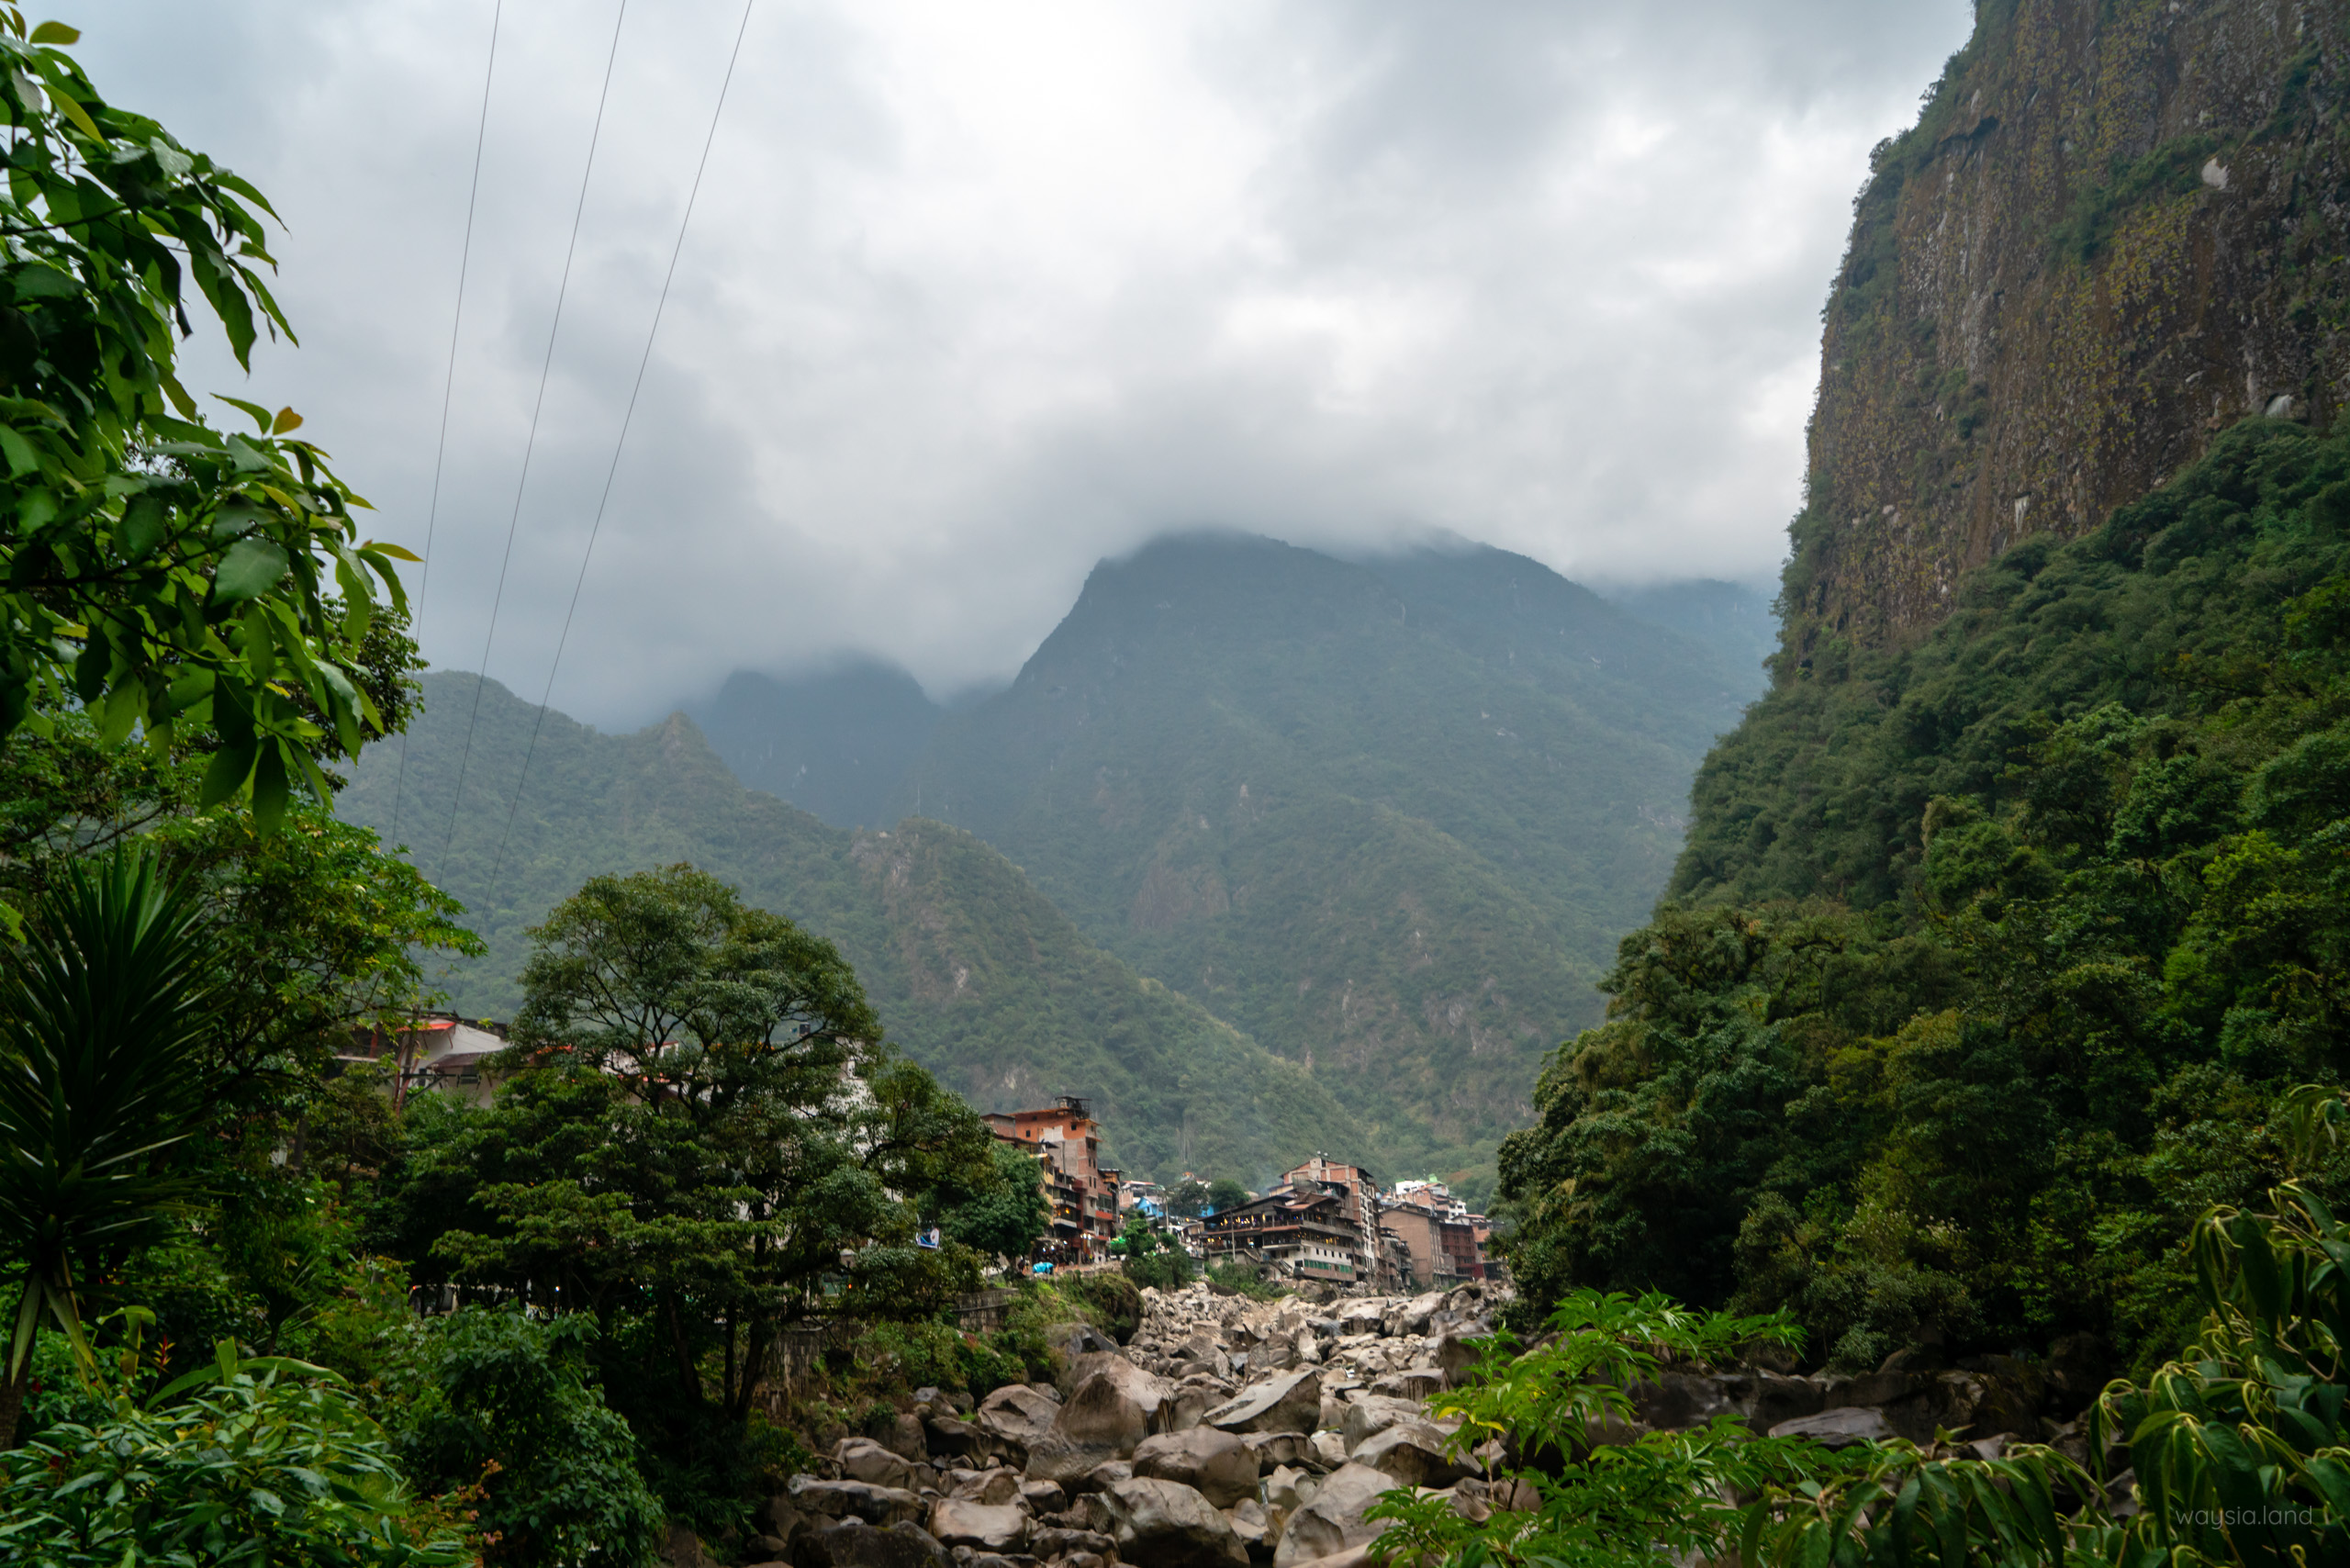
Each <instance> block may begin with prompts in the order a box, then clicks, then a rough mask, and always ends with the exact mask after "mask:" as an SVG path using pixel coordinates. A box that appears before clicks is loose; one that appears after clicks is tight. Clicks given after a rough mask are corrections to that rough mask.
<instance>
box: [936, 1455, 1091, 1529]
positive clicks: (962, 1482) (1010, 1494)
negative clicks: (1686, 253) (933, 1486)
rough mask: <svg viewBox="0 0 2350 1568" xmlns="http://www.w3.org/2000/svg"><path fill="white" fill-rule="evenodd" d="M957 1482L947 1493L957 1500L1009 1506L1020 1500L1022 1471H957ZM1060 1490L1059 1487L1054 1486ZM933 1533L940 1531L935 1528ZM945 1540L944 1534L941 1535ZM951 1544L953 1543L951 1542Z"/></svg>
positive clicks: (991, 1505) (997, 1506)
mask: <svg viewBox="0 0 2350 1568" xmlns="http://www.w3.org/2000/svg"><path fill="white" fill-rule="evenodd" d="M956 1476H957V1478H956V1482H955V1484H954V1485H953V1486H951V1487H949V1488H948V1489H947V1495H948V1496H950V1497H953V1498H954V1499H956V1500H957V1502H963V1503H979V1504H982V1505H984V1506H988V1507H990V1508H1002V1507H1006V1506H1010V1505H1012V1504H1013V1503H1016V1502H1018V1501H1019V1500H1020V1489H1021V1488H1020V1473H1019V1472H1018V1471H1013V1470H1000V1469H999V1470H965V1471H958V1472H957V1473H956ZM1054 1490H1055V1491H1058V1490H1059V1488H1058V1487H1055V1488H1054ZM930 1533H931V1534H933V1535H937V1534H938V1531H937V1530H936V1529H933V1530H932V1531H931V1532H930ZM939 1539H940V1540H945V1539H946V1538H945V1537H944V1536H940V1537H939ZM950 1544H951V1543H950Z"/></svg>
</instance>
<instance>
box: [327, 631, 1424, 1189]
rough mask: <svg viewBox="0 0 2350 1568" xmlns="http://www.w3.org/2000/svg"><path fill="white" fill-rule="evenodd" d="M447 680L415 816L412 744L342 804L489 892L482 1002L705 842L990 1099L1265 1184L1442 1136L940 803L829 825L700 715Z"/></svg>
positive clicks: (512, 992) (388, 747) (1119, 1150)
mask: <svg viewBox="0 0 2350 1568" xmlns="http://www.w3.org/2000/svg"><path fill="white" fill-rule="evenodd" d="M424 687H425V691H424V701H425V707H424V711H423V713H422V715H421V716H420V718H419V719H418V720H417V721H416V722H415V723H414V724H413V725H412V726H411V727H410V729H409V730H408V734H407V735H406V737H405V743H406V745H407V746H408V757H407V762H406V784H405V788H404V789H402V790H400V791H399V792H400V796H401V799H400V804H399V821H398V826H397V834H395V833H394V832H393V823H392V812H393V794H394V790H395V789H396V787H397V786H398V783H399V778H400V773H401V759H400V756H399V747H400V745H401V744H402V742H400V741H397V740H396V741H392V742H388V743H386V744H383V745H376V746H375V747H372V748H370V749H369V750H368V751H367V753H366V754H365V755H364V756H362V757H361V759H360V761H359V763H358V765H357V767H355V768H354V769H353V777H352V781H351V784H350V787H349V788H348V789H347V790H344V792H343V794H342V797H341V801H340V802H339V809H340V810H341V813H342V815H343V816H344V817H345V818H346V819H348V820H350V821H352V822H354V823H361V824H363V825H364V826H368V827H372V828H375V829H376V830H377V831H378V832H381V833H384V834H386V838H387V839H396V840H397V841H399V842H405V843H406V844H407V845H408V846H411V848H412V849H413V850H414V851H415V856H416V859H417V861H418V863H419V865H420V867H421V868H423V869H424V870H425V871H426V872H427V874H428V875H431V877H432V878H433V879H435V880H436V881H437V882H439V883H440V884H441V885H442V887H444V888H446V889H447V890H450V891H451V892H453V893H454V894H455V895H456V896H457V897H459V898H461V899H463V900H464V902H465V903H466V905H467V908H468V910H469V911H470V912H471V913H470V918H471V921H472V923H473V924H474V926H475V928H476V930H478V931H479V932H480V933H481V934H482V935H483V936H484V938H485V939H486V940H487V942H488V944H489V948H490V951H489V955H488V956H487V958H483V959H481V960H479V961H477V962H474V963H470V964H467V965H464V966H463V967H461V968H459V969H454V970H453V971H452V972H451V973H450V974H449V976H448V977H447V980H446V982H445V983H446V984H447V985H448V987H449V989H450V991H451V994H452V996H453V1000H454V1002H455V1003H456V1005H457V1006H458V1007H460V1008H461V1009H462V1010H463V1011H464V1012H466V1013H468V1014H474V1015H476V1016H497V1017H505V1016H510V1015H511V1014H512V1012H513V1010H514V1007H515V1005H516V1003H517V1002H519V1001H520V996H519V993H518V992H517V991H516V989H515V982H514V976H515V975H516V974H517V973H518V972H519V971H520V967H521V961H522V958H523V957H524V956H525V954H526V953H527V951H528V938H527V936H526V935H525V930H526V927H528V926H529V925H530V924H532V922H534V921H536V920H538V919H539V918H540V917H542V916H543V914H544V913H545V912H546V911H547V910H548V909H549V908H550V907H552V906H553V904H554V902H556V901H557V900H559V899H561V898H563V897H565V895H567V894H568V893H570V892H571V891H572V890H575V889H576V888H577V887H578V886H579V884H580V883H581V882H582V881H584V880H586V879H588V877H590V876H593V875H596V874H598V873H600V872H608V871H629V870H639V869H643V868H650V867H655V866H661V865H666V864H670V863H673V862H676V861H679V860H690V861H692V862H694V863H695V864H697V865H699V866H701V867H702V868H705V869H707V870H710V871H711V872H713V873H715V874H717V875H719V876H721V877H723V878H725V879H728V880H730V881H732V882H733V883H734V884H735V885H736V886H738V887H739V888H741V889H742V890H743V891H744V894H745V895H746V896H747V897H748V898H750V899H751V900H752V902H755V903H758V904H761V905H763V906H765V907H767V908H769V909H773V910H776V911H778V912H779V913H784V914H787V915H789V916H790V917H791V918H793V919H794V920H797V921H800V922H801V923H802V924H805V925H807V926H809V927H810V928H811V929H813V930H815V931H818V932H821V933H822V934H823V935H826V936H829V937H831V938H832V939H833V940H834V941H835V942H837V943H838V944H839V945H840V946H841V948H842V951H843V952H844V953H845V955H846V956H847V958H849V960H850V961H851V962H852V963H853V964H854V965H855V966H856V971H857V974H858V976H859V977H860V978H861V979H862V980H864V982H865V985H866V988H867V992H868V994H870V995H871V996H872V998H873V1000H874V1002H875V1003H876V1005H877V1007H878V1010H879V1012H880V1014H881V1017H882V1021H883V1024H884V1025H885V1027H886V1028H887V1029H888V1030H889V1033H890V1038H891V1039H892V1040H894V1041H895V1042H897V1044H898V1045H899V1046H900V1047H901V1049H903V1050H904V1051H905V1052H906V1053H907V1054H908V1055H909V1056H911V1057H912V1058H914V1059H915V1060H917V1061H919V1062H921V1063H922V1064H923V1065H924V1066H925V1067H927V1068H929V1069H930V1070H932V1071H933V1072H934V1073H936V1074H937V1075H938V1076H939V1078H940V1079H941V1081H944V1082H946V1083H947V1084H949V1085H950V1086H952V1087H953V1088H955V1089H957V1091H959V1092H962V1093H963V1094H964V1095H965V1096H967V1097H968V1099H970V1100H971V1101H972V1103H975V1104H977V1105H978V1106H979V1107H980V1108H981V1109H983V1110H993V1109H1008V1108H1011V1107H1013V1106H1015V1105H1026V1104H1035V1103H1040V1102H1042V1101H1044V1100H1045V1099H1046V1098H1048V1097H1049V1096H1052V1095H1055V1094H1082V1095H1085V1096H1087V1097H1088V1098H1089V1099H1091V1101H1092V1102H1093V1103H1094V1106H1095V1108H1096V1110H1097V1111H1098V1112H1099V1113H1100V1114H1101V1115H1102V1118H1103V1120H1104V1122H1105V1124H1106V1125H1107V1126H1108V1127H1109V1130H1110V1143H1111V1152H1112V1154H1113V1156H1115V1157H1116V1158H1118V1159H1124V1160H1125V1161H1126V1162H1127V1165H1128V1168H1129V1170H1132V1171H1133V1172H1134V1173H1136V1174H1147V1175H1153V1176H1159V1175H1171V1174H1173V1173H1174V1172H1176V1171H1179V1170H1184V1169H1196V1170H1211V1171H1219V1172H1225V1171H1228V1172H1231V1173H1233V1174H1235V1175H1237V1176H1238V1177H1239V1178H1240V1179H1241V1180H1243V1181H1246V1182H1251V1183H1254V1184H1259V1185H1261V1184H1263V1183H1264V1182H1265V1180H1266V1179H1267V1178H1269V1177H1270V1175H1272V1174H1273V1173H1275V1172H1277V1171H1279V1170H1284V1169H1286V1168H1287V1167H1288V1166H1289V1165H1290V1164H1292V1163H1293V1162H1294V1161H1295V1160H1296V1159H1299V1158H1302V1157H1303V1155H1304V1154H1307V1153H1310V1152H1312V1151H1313V1150H1315V1149H1316V1148H1326V1149H1328V1150H1330V1151H1331V1152H1332V1153H1333V1154H1337V1153H1338V1152H1339V1151H1341V1150H1343V1151H1345V1153H1346V1156H1347V1157H1348V1158H1351V1159H1363V1160H1367V1161H1371V1162H1372V1163H1373V1164H1374V1166H1376V1165H1377V1164H1378V1163H1379V1162H1381V1161H1384V1162H1386V1163H1387V1164H1389V1165H1391V1166H1392V1165H1393V1164H1395V1163H1396V1162H1397V1161H1398V1160H1411V1161H1414V1162H1417V1159H1416V1157H1419V1156H1422V1155H1424V1154H1425V1153H1426V1144H1425V1142H1424V1141H1423V1142H1421V1143H1418V1144H1414V1143H1411V1142H1408V1141H1405V1142H1399V1143H1392V1144H1391V1143H1382V1142H1380V1141H1379V1138H1378V1135H1377V1134H1376V1133H1375V1132H1374V1131H1373V1130H1371V1129H1368V1128H1365V1127H1363V1126H1360V1125H1359V1124H1358V1123H1357V1122H1356V1121H1355V1120H1354V1119H1353V1118H1352V1117H1351V1116H1349V1115H1348V1114H1345V1113H1344V1112H1342V1111H1341V1110H1340V1108H1339V1107H1338V1106H1337V1103H1335V1101H1334V1100H1333V1098H1332V1097H1331V1095H1330V1094H1329V1093H1328V1092H1327V1091H1326V1089H1325V1088H1324V1087H1323V1086H1322V1084H1321V1083H1319V1082H1318V1081H1316V1080H1315V1079H1314V1078H1313V1077H1312V1076H1310V1075H1309V1074H1307V1073H1306V1072H1304V1070H1301V1069H1299V1068H1297V1067H1294V1066H1292V1065H1291V1064H1289V1063H1286V1062H1283V1061H1281V1060H1280V1059H1278V1058H1275V1057H1274V1056H1272V1055H1271V1054H1270V1053H1269V1052H1267V1051H1265V1050H1264V1049H1263V1048H1261V1047H1259V1046H1257V1045H1256V1044H1254V1043H1253V1042H1251V1041H1250V1040H1249V1039H1248V1038H1247V1037H1246V1036H1243V1035H1242V1034H1240V1033H1239V1032H1237V1031H1236V1030H1235V1029H1233V1028H1232V1027H1231V1026H1229V1025H1226V1024H1224V1023H1222V1022H1220V1021H1218V1020H1217V1019H1215V1018H1214V1017H1212V1016H1211V1015H1210V1014H1208V1013H1207V1012H1206V1011H1205V1010H1203V1008H1201V1007H1200V1006H1199V1005H1198V1004H1197V1003H1195V1002H1191V1001H1189V1000H1187V999H1185V998H1183V997H1181V996H1179V995H1177V994H1175V993H1173V992H1172V991H1169V990H1167V989H1166V988H1165V987H1163V986H1160V985H1158V983H1156V982H1155V981H1152V980H1146V979H1143V978H1141V977H1139V976H1137V975H1136V974H1135V973H1134V972H1133V971H1132V970H1131V969H1128V968H1127V967H1126V966H1125V965H1124V964H1123V963H1121V962H1120V961H1119V960H1118V959H1117V958H1113V957H1112V956H1110V955H1109V954H1107V953H1104V952H1102V950H1101V949H1100V948H1098V947H1096V946H1093V945H1092V944H1091V943H1090V942H1088V941H1087V940H1086V939H1085V938H1084V937H1083V936H1081V935H1080V934H1079V933H1078V931H1077V930H1076V929H1075V927H1073V926H1072V925H1071V924H1070V923H1069V920H1068V919H1066V918H1065V917H1064V916H1063V915H1062V914H1061V913H1059V912H1058V911H1057V910H1056V909H1055V908H1054V907H1053V905H1052V904H1051V903H1050V902H1047V901H1046V899H1045V898H1044V897H1043V896H1042V895H1040V894H1039V893H1038V892H1037V891H1036V890H1035V888H1033V887H1032V886H1030V885H1029V883H1028V881H1027V880H1026V879H1024V877H1023V876H1022V875H1021V873H1020V871H1019V869H1018V868H1016V867H1014V866H1013V865H1012V864H1011V863H1010V862H1009V861H1007V860H1005V859H1004V857H1002V855H1000V854H998V853H996V852H995V851H994V850H992V849H990V848H989V847H988V846H986V845H984V844H981V843H980V842H979V840H977V839H975V838H973V837H972V836H971V835H970V834H967V833H963V832H960V831H958V830H957V829H954V828H950V827H946V826H943V825H941V824H939V823H929V822H923V821H920V820H912V821H908V822H905V823H901V824H900V825H899V827H898V828H897V829H896V830H894V831H892V832H886V833H882V832H857V833H853V832H847V831H844V830H841V829H838V828H834V827H831V826H828V825H827V824H825V823H822V822H821V821H819V820H818V819H817V818H815V817H814V816H812V815H811V814H809V813H808V812H803V811H800V810H798V809H796V808H794V807H792V806H790V805H788V804H786V803H785V802H783V801H779V800H777V799H775V798H774V797H773V796H770V795H767V794H763V793H758V792H755V791H752V790H746V789H744V787H743V786H742V785H741V784H740V783H739V782H737V781H736V779H735V778H733V775H732V774H731V773H730V772H729V771H728V770H727V767H726V766H725V764H724V763H723V762H722V761H721V760H720V759H719V757H718V756H717V755H716V754H715V753H714V752H713V751H712V750H711V747H710V745H708V743H707V742H705V741H704V740H703V738H702V736H701V734H699V731H698V730H696V728H695V727H694V725H693V723H692V722H691V721H689V720H688V719H686V718H685V717H684V716H683V715H681V714H680V715H674V716H672V717H671V718H670V719H669V720H667V721H666V722H664V723H661V724H657V725H655V726H653V727H652V728H650V729H646V730H643V731H641V732H639V733H637V734H629V735H607V734H599V733H598V732H596V731H595V730H593V729H590V728H588V727H587V726H585V725H582V724H579V723H576V722H573V721H572V720H570V719H568V718H565V717H564V716H563V715H562V714H560V713H554V712H549V713H546V714H544V715H543V721H542V716H541V714H540V713H539V711H537V710H536V709H533V708H532V707H531V706H529V705H528V704H526V703H524V702H522V701H520V700H518V699H516V698H515V697H514V696H513V695H512V694H511V693H509V692H508V691H507V690H506V689H505V688H503V687H501V686H499V685H498V684H497V683H496V682H494V681H481V680H479V679H477V678H476V677H473V676H470V675H464V674H454V673H436V674H432V675H428V676H427V677H425V679H424ZM477 694H478V699H479V704H480V718H479V722H478V724H477V725H476V726H475V727H474V734H473V738H472V745H471V752H470V756H469V757H468V756H465V733H466V730H467V727H468V722H469V718H470V715H471V714H472V713H473V711H474V707H475V702H476V695H477ZM534 724H535V725H537V726H538V731H539V733H538V736H537V742H536V746H535V750H534V751H533V752H532V756H531V760H530V770H529V782H528V787H527V788H526V789H525V790H523V791H522V793H521V796H520V801H519V802H518V801H516V797H515V786H516V783H517V780H518V778H520V775H521V772H522V761H523V756H524V753H525V751H526V749H530V748H531V746H532V728H533V726H534ZM461 760H462V763H463V768H464V801H463V806H462V809H461V810H453V807H455V806H456V805H457V801H456V799H455V790H456V787H457V780H458V774H459V769H460V764H461ZM509 815H510V818H511V823H512V826H511V832H510V834H509V833H508V830H507V824H508V822H509ZM501 840H502V841H503V842H504V846H505V847H504V853H503V855H502V856H501V855H500V854H499V845H500V842H501Z"/></svg>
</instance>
